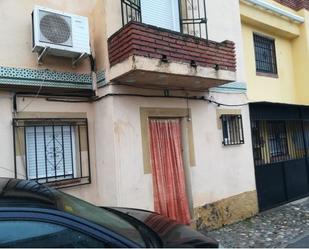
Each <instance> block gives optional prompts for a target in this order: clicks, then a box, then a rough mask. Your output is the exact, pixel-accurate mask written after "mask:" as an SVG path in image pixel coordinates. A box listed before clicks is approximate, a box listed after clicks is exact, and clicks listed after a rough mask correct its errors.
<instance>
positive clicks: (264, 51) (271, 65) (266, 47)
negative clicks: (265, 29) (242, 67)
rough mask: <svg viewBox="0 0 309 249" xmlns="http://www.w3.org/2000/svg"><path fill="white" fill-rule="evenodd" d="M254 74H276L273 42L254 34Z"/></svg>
mask: <svg viewBox="0 0 309 249" xmlns="http://www.w3.org/2000/svg"><path fill="white" fill-rule="evenodd" d="M253 39H254V51H255V64H256V72H259V73H270V74H277V61H276V48H275V40H274V39H270V38H266V37H264V36H261V35H257V34H254V35H253Z"/></svg>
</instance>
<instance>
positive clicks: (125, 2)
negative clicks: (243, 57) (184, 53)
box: [121, 0, 208, 39]
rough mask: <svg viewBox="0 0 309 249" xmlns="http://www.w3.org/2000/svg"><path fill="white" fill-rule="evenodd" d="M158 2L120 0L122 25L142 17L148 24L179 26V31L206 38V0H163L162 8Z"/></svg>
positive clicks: (175, 27) (174, 27) (176, 27)
mask: <svg viewBox="0 0 309 249" xmlns="http://www.w3.org/2000/svg"><path fill="white" fill-rule="evenodd" d="M159 4H161V3H160V2H159V1H151V0H121V6H122V8H121V11H122V23H123V25H126V24H127V23H129V22H130V21H137V22H142V19H143V22H145V23H148V24H150V25H154V26H159V27H163V28H167V29H171V30H174V31H179V28H180V32H181V33H184V34H188V35H192V36H196V37H200V38H204V39H208V30H207V15H206V0H164V4H165V5H164V6H163V7H164V8H163V7H162V5H160V6H158V5H159ZM160 8H161V9H160ZM162 8H163V9H162ZM142 11H143V13H142ZM142 17H143V18H142Z"/></svg>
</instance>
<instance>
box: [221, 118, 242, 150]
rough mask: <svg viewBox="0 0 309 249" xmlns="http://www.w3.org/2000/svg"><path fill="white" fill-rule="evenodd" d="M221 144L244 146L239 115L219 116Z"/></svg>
mask: <svg viewBox="0 0 309 249" xmlns="http://www.w3.org/2000/svg"><path fill="white" fill-rule="evenodd" d="M221 122H222V131H223V142H222V143H223V144H224V145H238V144H244V143H245V141H244V132H243V124H242V116H241V115H221Z"/></svg>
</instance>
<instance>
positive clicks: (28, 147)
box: [13, 119, 90, 186]
mask: <svg viewBox="0 0 309 249" xmlns="http://www.w3.org/2000/svg"><path fill="white" fill-rule="evenodd" d="M13 126H14V151H15V176H16V177H18V178H26V179H30V180H36V181H38V182H40V183H49V184H50V185H56V186H67V185H81V184H88V183H90V158H89V140H88V125H87V119H14V120H13Z"/></svg>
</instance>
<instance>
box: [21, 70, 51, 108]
mask: <svg viewBox="0 0 309 249" xmlns="http://www.w3.org/2000/svg"><path fill="white" fill-rule="evenodd" d="M46 71H47V69H46V68H45V69H44V74H43V82H42V83H41V85H40V88H39V90H38V91H37V93H36V95H35V96H34V99H32V100H31V101H30V102H29V103H28V104H27V105H26V106H25V107H24V108H23V109H22V110H20V111H18V110H17V111H16V112H23V111H24V110H26V109H27V108H28V107H29V106H30V105H31V104H32V103H33V101H35V100H36V99H37V98H38V97H39V95H40V92H41V90H42V88H43V84H44V82H45V80H46Z"/></svg>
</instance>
